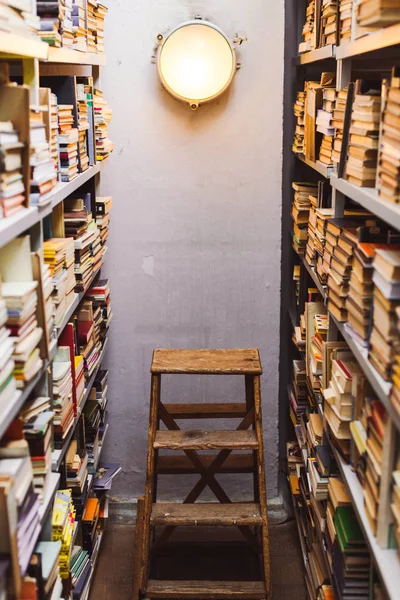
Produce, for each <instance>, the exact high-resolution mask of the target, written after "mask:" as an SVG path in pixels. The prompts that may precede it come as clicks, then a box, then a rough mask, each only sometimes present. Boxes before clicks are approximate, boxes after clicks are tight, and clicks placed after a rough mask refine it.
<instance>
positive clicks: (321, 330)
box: [307, 314, 328, 390]
mask: <svg viewBox="0 0 400 600" xmlns="http://www.w3.org/2000/svg"><path fill="white" fill-rule="evenodd" d="M313 321H314V323H313V326H312V328H311V327H310V329H311V332H312V335H311V338H310V344H309V347H308V348H307V357H308V377H309V381H310V384H311V387H312V390H319V389H320V387H321V376H322V345H323V342H324V341H325V339H326V334H327V331H328V320H327V315H326V314H316V315H315V316H314V318H313Z"/></svg>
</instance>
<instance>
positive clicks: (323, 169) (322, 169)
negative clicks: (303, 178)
mask: <svg viewBox="0 0 400 600" xmlns="http://www.w3.org/2000/svg"><path fill="white" fill-rule="evenodd" d="M296 156H297V158H298V159H299V160H301V162H303V163H304V164H306V165H307V166H309V167H311V168H312V169H314V171H317V173H319V174H320V175H322V176H323V177H326V179H329V177H330V176H331V174H332V172H333V167H327V166H326V165H324V164H323V163H321V162H320V161H318V160H317V161H316V162H313V161H312V160H308V158H306V157H305V156H304V154H296Z"/></svg>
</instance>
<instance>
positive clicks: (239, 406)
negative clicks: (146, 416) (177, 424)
mask: <svg viewBox="0 0 400 600" xmlns="http://www.w3.org/2000/svg"><path fill="white" fill-rule="evenodd" d="M164 407H165V408H166V409H167V411H168V412H169V414H170V415H171V417H174V418H175V419H229V418H233V419H237V418H243V417H245V416H246V414H247V410H246V404H245V403H244V402H204V403H190V404H164Z"/></svg>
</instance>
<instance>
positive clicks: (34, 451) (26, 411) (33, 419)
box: [21, 397, 54, 502]
mask: <svg viewBox="0 0 400 600" xmlns="http://www.w3.org/2000/svg"><path fill="white" fill-rule="evenodd" d="M21 417H22V419H23V424H24V425H23V427H24V437H25V439H26V440H27V442H28V444H29V453H30V456H31V461H32V470H33V485H34V489H35V492H36V493H37V494H38V496H39V500H40V502H43V501H44V498H45V495H46V489H47V486H48V483H49V479H50V474H51V447H52V426H53V417H54V413H53V411H52V410H51V409H50V398H46V397H44V398H42V397H39V398H34V399H33V400H31V401H30V402H29V404H28V405H27V406H24V407H23V410H22V413H21Z"/></svg>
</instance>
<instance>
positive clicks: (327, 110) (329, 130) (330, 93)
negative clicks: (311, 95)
mask: <svg viewBox="0 0 400 600" xmlns="http://www.w3.org/2000/svg"><path fill="white" fill-rule="evenodd" d="M335 98H336V90H335V89H334V88H324V89H323V108H322V109H318V111H317V120H316V125H317V131H318V132H319V133H322V136H323V137H322V142H321V147H320V153H319V160H320V162H322V163H323V164H325V165H331V164H332V149H333V136H334V134H335V129H334V127H333V105H334V102H335Z"/></svg>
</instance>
